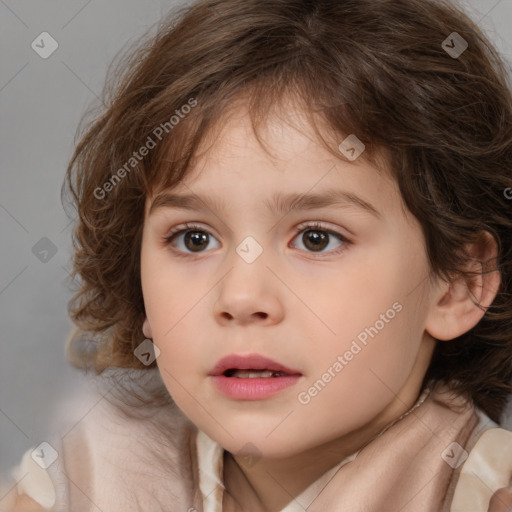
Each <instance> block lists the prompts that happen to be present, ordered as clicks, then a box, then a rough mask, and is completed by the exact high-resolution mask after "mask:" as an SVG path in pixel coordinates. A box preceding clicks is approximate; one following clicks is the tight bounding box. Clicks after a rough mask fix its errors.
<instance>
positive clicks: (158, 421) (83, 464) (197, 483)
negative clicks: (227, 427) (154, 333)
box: [0, 388, 512, 512]
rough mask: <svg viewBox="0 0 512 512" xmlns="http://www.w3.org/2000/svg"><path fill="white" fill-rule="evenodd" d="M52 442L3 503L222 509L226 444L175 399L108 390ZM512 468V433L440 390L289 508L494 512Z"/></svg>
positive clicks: (86, 509) (67, 510)
mask: <svg viewBox="0 0 512 512" xmlns="http://www.w3.org/2000/svg"><path fill="white" fill-rule="evenodd" d="M422 398H423V399H424V401H422ZM455 443H456V444H455ZM52 446H54V447H55V448H56V450H57V451H58V453H59V458H58V459H57V461H56V462H55V463H54V464H52V465H51V466H50V467H49V468H48V469H47V470H43V469H41V468H40V467H39V466H37V464H35V463H34V462H33V461H32V459H31V457H30V453H31V451H32V450H29V451H28V452H27V454H25V456H24V457H23V459H22V461H21V464H20V466H19V467H18V468H17V469H16V470H15V471H14V472H13V476H14V479H15V481H17V482H19V483H18V485H17V486H16V487H14V488H13V491H12V492H11V493H10V498H9V496H7V495H6V497H5V498H4V499H3V500H2V498H1V496H2V495H0V510H2V512H3V511H4V510H6V511H7V512H9V511H10V510H11V509H9V508H8V505H7V504H8V502H9V499H12V494H13V493H20V494H25V495H27V496H30V497H31V498H32V499H34V500H35V501H37V502H38V503H40V504H41V506H42V507H43V509H44V510H48V511H50V510H51V511H52V512H71V511H72V512H90V511H91V512H92V511H95V512H97V510H98V509H99V510H102V511H104V512H107V511H108V512H135V511H139V510H144V512H153V511H155V512H162V510H165V511H166V512H174V511H176V512H186V511H189V510H194V509H195V510H196V511H199V512H221V510H222V497H223V493H224V489H223V477H222V476H223V472H222V471H223V468H222V463H223V453H224V450H223V449H222V447H221V446H220V445H219V444H218V443H216V442H215V441H213V440H212V439H210V438H208V436H206V434H204V433H203V432H198V431H197V429H196V428H195V426H194V425H193V424H192V423H190V421H189V420H188V419H187V418H186V417H185V416H184V415H183V414H182V413H181V411H180V410H179V409H178V408H177V407H175V406H170V407H164V408H159V409H157V408H155V409H153V410H148V411H147V412H146V413H145V417H140V416H139V417H138V418H137V419H135V417H133V416H129V415H125V414H121V413H120V412H119V411H118V409H117V408H116V407H115V406H114V405H112V404H111V403H109V401H108V400H102V401H101V402H100V403H99V404H98V405H97V406H95V407H94V408H93V409H92V410H91V411H90V413H88V415H87V416H86V417H84V419H83V420H82V421H80V423H78V424H77V425H75V426H73V427H72V429H71V430H70V431H68V432H66V434H65V436H64V437H63V438H61V440H60V441H52ZM463 449H465V450H466V451H467V452H469V457H468V458H467V460H466V461H465V462H464V463H463V464H462V460H463V458H464V457H462V458H460V457H459V455H460V454H462V455H463V456H464V452H463V451H462V450H463ZM511 468H512V433H511V432H509V431H507V430H504V429H501V428H498V426H497V425H496V424H495V423H494V422H492V421H491V420H490V419H489V418H488V417H487V416H486V415H485V414H483V413H482V412H480V411H477V410H475V409H474V408H472V407H471V406H469V404H466V403H465V402H464V401H463V400H462V399H461V398H460V397H456V396H452V395H451V394H450V393H447V392H445V391H444V390H443V389H442V388H439V389H437V388H436V390H434V391H432V393H431V394H430V395H429V396H428V397H425V395H422V397H420V399H419V400H418V403H417V404H416V406H415V407H414V408H413V409H412V410H411V411H409V413H408V414H406V415H405V416H404V417H403V418H401V419H400V420H399V421H397V422H395V423H394V424H392V425H390V426H388V427H387V428H386V429H385V431H383V432H382V433H381V434H380V435H379V436H378V437H377V438H375V439H374V440H372V441H371V442H370V443H368V444H367V445H366V446H365V447H363V448H362V449H361V450H359V452H356V453H355V454H352V455H351V456H350V457H347V458H346V459H345V460H343V461H341V462H340V463H339V464H338V465H337V466H336V467H334V468H332V469H331V470H330V471H328V472H327V473H325V474H324V475H322V477H320V478H319V479H318V480H317V481H316V482H314V483H313V484H311V485H310V487H309V488H308V489H306V490H305V491H304V492H303V493H301V495H300V496H298V497H297V498H296V500H294V501H293V500H292V502H291V503H290V504H288V505H287V506H286V507H285V508H284V509H283V511H282V512H298V511H300V512H303V511H304V509H306V508H307V510H308V512H325V511H326V510H329V512H356V511H357V512H396V511H397V510H400V511H401V512H487V506H488V503H489V500H490V498H491V496H492V494H493V492H494V491H496V490H497V489H498V488H501V487H504V486H506V485H507V484H508V481H509V480H510V477H511V475H512V469H511ZM459 475H460V478H459ZM452 500H453V503H452ZM450 505H451V506H450ZM468 507H469V508H468Z"/></svg>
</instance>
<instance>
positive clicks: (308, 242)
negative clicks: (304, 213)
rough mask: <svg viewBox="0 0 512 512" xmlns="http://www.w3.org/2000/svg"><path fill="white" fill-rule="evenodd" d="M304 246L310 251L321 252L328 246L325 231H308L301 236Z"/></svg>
mask: <svg viewBox="0 0 512 512" xmlns="http://www.w3.org/2000/svg"><path fill="white" fill-rule="evenodd" d="M302 241H303V242H304V245H305V246H306V247H307V248H308V249H311V250H312V251H321V250H323V249H325V248H326V247H327V245H328V244H329V235H328V234H326V232H325V231H320V230H313V229H308V230H307V231H305V232H304V234H303V235H302Z"/></svg>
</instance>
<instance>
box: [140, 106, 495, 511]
mask: <svg viewBox="0 0 512 512" xmlns="http://www.w3.org/2000/svg"><path fill="white" fill-rule="evenodd" d="M287 119H291V117H290V116H289V115H287ZM294 119H295V120H297V121H299V123H298V124H297V125H296V127H292V126H290V125H289V124H287V123H285V122H283V120H282V119H280V118H279V116H272V117H269V119H268V121H267V125H266V129H265V132H264V134H265V141H266V142H267V143H270V149H271V151H272V153H273V155H274V157H273V158H272V157H270V156H269V155H268V154H267V153H265V151H264V150H263V149H262V147H261V146H260V144H259V143H258V141H257V140H256V139H255V138H254V135H253V132H252V130H251V127H250V120H249V118H248V116H247V114H246V112H245V110H244V109H243V108H240V109H238V110H236V111H235V114H234V115H233V116H232V117H230V118H229V121H227V122H226V124H225V125H224V128H223V130H222V132H221V133H220V136H219V138H218V139H217V140H216V142H215V145H214V147H213V148H212V150H211V151H210V152H208V153H206V155H205V156H204V158H201V159H200V160H199V161H198V162H197V165H196V166H195V167H194V168H193V170H192V173H191V174H189V175H188V176H187V177H186V179H185V180H184V182H182V183H180V184H179V185H178V186H177V187H176V188H175V189H174V190H173V192H175V193H184V194H198V195H201V196H204V195H208V196H215V198H217V199H218V200H219V201H222V202H224V203H225V210H222V209H218V208H217V207H213V206H212V207H210V208H206V207H205V208H204V210H202V211H200V210H197V209H196V210H190V211H188V210H183V209H181V210H179V209H171V208H162V209H158V210H155V211H154V212H153V213H152V214H151V215H148V214H149V206H150V204H151V201H152V199H153V197H148V198H147V204H146V213H145V221H144V231H143V239H142V250H141V278H142V288H143V294H144V303H145V308H146V314H147V319H146V322H145V324H144V333H145V335H146V336H147V337H151V338H152V339H153V341H154V343H155V344H156V346H157V347H158V348H159V349H160V351H161V354H160V356H159V358H158V359H157V363H158V366H159V369H160V372H161V374H162V378H163V380H164V382H165V384H166V387H167V389H168V390H169V393H170V394H171V395H172V397H173V399H174V400H175V401H176V403H177V404H178V406H179V407H180V408H181V409H182V411H183V412H184V413H185V414H186V415H187V416H188V417H189V418H190V419H191V421H192V422H194V423H195V424H196V425H197V427H198V428H199V429H201V430H203V431H204V432H205V433H206V434H207V435H208V436H210V437H211V438H212V439H214V440H215V441H217V442H218V443H220V444H221V445H222V446H223V447H224V448H225V449H226V450H228V451H229V452H230V455H228V456H227V457H226V459H225V471H224V478H225V484H226V489H227V495H228V496H227V498H226V500H227V501H226V503H225V509H226V510H235V509H236V507H237V506H238V507H239V508H240V509H242V510H245V511H249V512H250V511H263V510H268V511H273V510H280V509H281V508H283V507H284V506H285V505H286V504H287V503H288V502H290V501H291V499H292V498H291V496H295V495H297V494H299V493H300V492H301V491H302V490H303V489H305V488H306V487H307V486H308V485H309V484H311V483H312V482H313V481H314V480H316V479H317V478H319V477H320V476H321V475H322V474H324V473H325V472H326V471H328V470H329V469H330V468H332V467H333V466H334V465H336V464H337V463H338V462H339V461H341V460H342V459H343V458H344V457H346V456H347V455H350V454H352V453H353V452H354V451H356V450H358V449H359V448H361V447H362V446H364V445H365V444H367V443H368V442H370V441H371V440H372V439H373V438H374V437H375V436H376V435H377V434H378V433H379V432H380V431H381V430H382V429H383V428H384V427H385V426H386V425H388V424H390V423H391V422H392V421H393V420H395V419H396V418H398V417H400V416H401V415H402V414H403V413H405V412H406V411H407V410H408V409H409V408H410V407H411V406H412V405H413V404H414V402H415V401H416V400H417V398H418V396H419V393H420V391H421V383H422V379H423V377H424V375H425V372H426V370H427V368H428V364H429V362H430V359H431V355H432V352H433V349H434V346H435V340H434V338H433V337H436V338H438V339H440V340H443V339H452V338H454V337H455V336H458V335H460V334H462V333H463V332H466V331H467V330H469V329H470V328H471V327H472V326H473V325H475V324H476V323H477V322H478V320H479V319H480V318H481V316H482V315H483V311H482V310H480V309H479V308H477V307H476V306H475V305H474V303H473V301H472V300H471V299H470V297H469V295H468V293H467V292H468V288H467V287H466V285H464V284H463V283H462V282H460V283H459V282H454V283H452V284H451V285H450V284H449V283H447V282H445V281H442V280H440V279H437V278H434V276H431V275H430V273H429V265H428V260H427V255H426V251H425V245H424V238H423V235H422V232H421V228H420V225H419V223H418V222H417V220H416V219H414V218H413V217H412V216H411V215H410V214H409V213H408V212H407V210H406V209H405V207H404V206H403V204H402V201H401V197H400V194H399V191H398V187H397V185H396V183H395V182H394V181H393V180H391V178H389V177H388V175H387V174H386V173H385V172H378V171H377V170H376V169H375V168H373V167H372V166H371V165H369V164H368V163H366V162H365V161H364V159H363V157H359V158H358V159H357V160H356V161H354V162H349V161H348V160H346V159H343V157H341V155H340V159H335V158H334V157H333V155H332V154H330V153H329V152H328V151H327V150H326V149H325V148H324V147H323V146H321V145H320V143H319V142H317V141H316V140H315V137H314V135H313V132H312V130H311V129H310V128H309V127H308V126H307V125H306V123H301V122H300V121H301V119H303V118H302V117H301V115H300V112H295V116H294ZM298 128H300V129H298ZM342 140H343V138H341V139H340V140H339V141H337V143H338V144H339V143H340V142H341V141H342ZM332 189H342V190H344V191H347V192H350V193H352V194H355V195H357V196H359V197H360V198H362V199H364V200H365V201H367V202H369V203H371V204H372V205H373V206H374V207H375V208H376V209H377V210H378V212H379V218H377V217H375V216H373V215H372V214H370V213H369V212H367V211H365V210H363V209H361V208H359V207H355V206H352V205H351V206H344V207H342V208H340V207H334V206H329V207H324V208H321V209H316V210H309V211H308V210H298V211H288V210H287V211H284V212H281V213H272V212H271V211H269V210H268V209H267V207H266V202H267V201H271V199H272V197H273V195H274V194H275V193H277V192H281V193H291V192H296V193H298V194H304V193H319V194H320V193H323V192H325V191H327V190H332ZM186 222H193V223H198V224H200V226H201V230H203V231H205V232H207V233H209V234H210V235H209V239H207V240H206V242H205V245H204V248H203V249H202V250H201V251H200V252H196V253H194V251H193V249H194V245H193V242H189V243H188V244H186V239H185V236H184V235H185V233H181V234H178V235H176V238H174V239H173V241H172V243H171V244H168V245H166V244H165V242H164V238H165V237H166V236H167V235H168V234H169V232H170V231H171V229H172V228H174V227H179V226H180V225H182V224H183V223H186ZM312 222H319V223H321V224H322V228H321V230H320V232H319V231H318V230H315V231H314V233H318V234H324V235H327V237H328V238H327V240H328V243H327V242H326V244H325V247H324V246H321V247H320V248H319V249H317V250H316V251H315V246H314V245H312V244H309V245H308V240H311V236H309V238H308V236H307V235H308V234H307V232H306V231H307V229H308V227H307V225H306V226H305V227H304V228H303V229H302V230H301V231H300V232H298V233H297V232H296V231H295V228H296V227H298V226H301V225H303V224H309V223H312ZM182 229H185V227H183V228H182ZM195 229H196V228H193V230H192V231H194V230H195ZM310 229H315V228H310ZM325 230H328V231H335V232H338V233H339V234H341V235H342V236H344V237H345V238H346V239H347V240H348V241H349V242H343V241H340V240H339V239H338V238H337V237H336V236H335V235H333V234H331V235H329V234H326V232H325ZM248 236H251V237H253V238H254V239H255V240H256V241H257V243H258V244H259V245H260V246H261V248H262V249H263V253H262V254H261V255H260V256H259V257H258V258H257V259H256V260H255V261H254V262H252V263H250V264H249V263H247V262H246V261H244V259H242V258H241V257H240V256H239V254H237V252H236V248H237V247H238V246H239V245H240V243H241V242H242V241H243V240H244V239H245V238H246V237H248ZM488 248H489V250H490V251H492V249H493V245H492V243H490V244H488ZM339 249H342V250H341V252H339V251H338V250H339ZM337 251H338V252H337ZM480 252H481V251H480ZM179 254H181V255H182V256H181V257H180V256H179ZM479 255H480V253H479ZM483 255H484V256H488V255H489V254H487V253H486V252H484V253H483ZM485 279H487V281H485V282H484V281H482V280H475V282H474V283H473V284H472V285H471V288H470V289H471V292H472V293H473V295H474V296H475V297H476V298H477V299H479V300H480V301H481V303H484V304H490V302H492V299H493V298H494V295H495V293H496V291H497V286H498V284H499V277H498V275H497V274H489V275H487V276H486V278H485ZM395 303H399V304H400V305H401V310H400V312H397V313H396V315H395V316H394V318H393V319H389V318H388V322H384V327H383V328H382V329H379V332H378V334H377V335H375V336H374V337H373V338H370V337H369V338H368V343H367V345H366V346H362V349H361V350H360V352H358V353H357V355H355V356H354V357H353V358H352V359H351V360H350V361H347V364H346V365H345V366H344V367H343V369H342V370H341V371H340V372H338V373H336V376H335V377H334V378H331V380H330V382H328V383H327V385H326V386H325V387H324V388H323V389H322V390H321V391H320V392H318V393H317V394H316V395H315V396H312V397H311V399H310V401H309V402H308V403H307V404H304V403H301V402H300V401H299V400H298V394H299V393H300V392H304V391H307V390H308V389H309V388H310V387H311V386H312V385H313V384H314V383H315V381H317V380H318V379H321V378H322V375H323V374H324V373H325V372H326V371H327V369H328V368H330V367H332V366H333V364H334V363H335V362H336V361H337V357H338V356H339V355H343V354H344V353H345V352H346V351H347V350H349V349H350V347H351V343H352V341H353V340H354V339H356V337H357V336H358V334H360V333H361V332H362V331H364V329H365V328H367V327H370V326H374V325H376V322H377V321H378V320H379V319H382V317H381V315H382V314H385V313H386V311H387V310H389V309H390V308H392V305H393V304H395ZM380 325H381V322H379V326H380ZM360 345H361V344H360ZM233 353H236V354H249V353H259V354H262V355H264V356H266V357H268V358H271V359H273V360H274V361H277V362H279V363H281V364H284V365H286V366H288V367H291V368H294V369H297V370H299V371H300V372H301V373H302V376H301V378H300V380H299V381H298V383H297V384H295V385H294V386H292V387H291V388H288V389H286V390H284V391H281V392H280V393H279V394H277V395H275V396H273V397H270V398H267V399H264V400H256V401H254V400H233V399H231V398H228V397H226V396H224V395H222V394H220V393H219V392H218V391H217V390H216V389H215V388H214V387H213V385H212V382H211V377H209V376H208V373H209V372H210V371H211V369H212V368H213V366H214V365H215V364H216V363H217V362H218V361H219V359H221V358H222V357H224V356H226V355H229V354H233ZM247 443H251V444H250V445H247ZM246 455H250V456H252V457H253V458H254V459H253V460H255V461H256V463H253V464H247V463H246V461H247V459H246V458H244V457H243V456H246Z"/></svg>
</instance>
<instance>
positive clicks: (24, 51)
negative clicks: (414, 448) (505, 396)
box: [0, 0, 512, 475]
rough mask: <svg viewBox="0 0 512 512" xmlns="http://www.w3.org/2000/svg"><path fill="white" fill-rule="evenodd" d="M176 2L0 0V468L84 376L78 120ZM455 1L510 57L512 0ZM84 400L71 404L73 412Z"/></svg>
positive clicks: (44, 426)
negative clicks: (71, 351) (69, 181)
mask: <svg viewBox="0 0 512 512" xmlns="http://www.w3.org/2000/svg"><path fill="white" fill-rule="evenodd" d="M181 3H184V2H181ZM175 5H176V2H170V1H168V2H165V1H163V0H160V1H158V0H154V1H150V0H147V1H136V0H115V1H109V2H106V1H103V2H100V1H99V0H89V1H87V0H80V1H76V0H73V1H71V0H60V1H55V0H54V1H45V2H41V1H35V0H34V1H27V0H5V1H4V0H0V40H1V45H2V46H1V48H2V51H1V52H0V58H1V61H0V62H1V64H0V69H1V73H0V108H1V120H2V121H1V124H0V155H1V174H0V176H1V187H0V230H1V231H0V232H1V238H2V240H1V245H0V261H1V262H2V264H1V268H0V322H1V334H2V339H1V345H0V346H1V356H0V475H1V474H5V472H6V471H7V469H9V468H11V467H12V466H13V465H14V464H16V463H17V462H18V461H19V458H20V456H21V454H22V453H23V452H24V451H26V450H27V449H28V448H30V447H33V446H35V445H37V444H39V443H40V442H41V441H43V440H45V437H44V436H45V435H46V432H47V431H48V432H49V426H48V425H49V422H50V420H51V418H52V416H53V415H54V414H55V408H56V404H62V403H64V402H65V401H67V402H69V403H70V404H71V403H73V393H74V392H75V391H73V390H76V388H77V387H78V388H81V387H83V385H84V378H83V377H82V376H81V374H80V373H79V372H78V371H76V370H73V369H72V368H71V367H69V366H68V364H67V363H66V359H65V354H64V350H63V348H64V343H65V341H66V339H67V337H68V335H69V333H70V330H71V327H72V324H71V322H70V320H69V318H68V316H67V311H66V307H67V301H68V300H69V298H70V296H71V292H70V288H69V287H70V282H69V277H68V270H67V269H69V268H70V265H71V260H70V258H71V252H70V250H71V227H70V220H69V219H68V217H67V216H66V214H65V213H64V211H63V208H62V204H61V199H60V188H61V184H62V181H63V177H64V173H65V169H66V166H67V162H68V160H69V158H70V156H71V153H72V149H73V144H74V134H75V130H76V128H77V125H78V122H79V120H80V118H81V116H82V114H83V113H84V111H85V109H86V108H87V107H88V106H89V105H90V103H91V102H92V101H93V100H96V97H97V96H99V95H100V94H101V91H102V87H103V82H104V79H105V73H106V69H107V66H108V64H109V63H110V62H111V61H112V59H113V57H114V56H115V54H116V53H117V52H118V51H119V50H120V49H121V48H122V47H123V46H124V45H125V44H126V43H129V42H130V41H133V40H134V39H136V38H138V37H139V36H141V35H142V34H143V33H144V32H145V31H146V30H147V29H148V28H149V27H150V26H151V25H152V24H153V23H154V22H156V21H157V20H158V19H159V18H160V17H161V16H162V15H163V14H165V13H167V12H168V10H169V9H170V8H172V7H173V6H175ZM463 5H465V6H466V8H467V9H468V11H469V12H470V14H471V15H472V17H473V18H474V19H475V20H477V21H478V22H479V24H480V26H482V27H484V28H485V29H486V31H487V32H488V34H489V35H490V37H491V39H492V40H493V41H494V42H495V44H496V45H497V47H498V49H499V50H500V51H501V52H502V54H503V55H504V56H505V58H506V59H507V60H508V61H509V62H512V28H511V20H512V0H501V1H499V0H466V1H465V2H463ZM45 31H46V32H49V33H50V34H51V35H52V37H53V38H55V39H56V40H57V42H58V44H59V46H58V49H57V50H56V51H55V53H53V54H52V55H51V56H50V57H49V58H47V59H42V58H41V57H40V56H39V55H38V54H36V53H35V51H34V50H33V49H32V48H31V43H32V41H33V40H34V39H35V38H36V37H37V36H38V35H39V34H40V33H41V32H45ZM43 237H46V238H47V239H49V240H50V241H51V243H52V244H53V245H54V246H55V249H56V250H57V252H56V253H55V254H54V255H53V256H52V257H50V256H51V254H52V253H51V252H50V253H49V254H48V256H47V258H49V259H48V260H47V261H46V262H44V261H40V259H38V257H36V255H34V253H33V249H32V248H33V247H34V245H35V244H36V243H39V244H43V246H45V244H48V242H46V241H43V242H40V240H41V239H42V238H43ZM38 247H39V246H38ZM43 248H44V247H43ZM75 402H76V400H75ZM92 405H94V404H93V403H92V402H90V401H89V402H88V401H87V400H85V399H84V400H83V401H82V402H80V403H78V404H76V403H75V412H76V414H77V417H78V416H80V415H83V414H85V413H86V412H87V410H88V409H89V408H90V407H91V406H92ZM510 423H511V424H512V422H510Z"/></svg>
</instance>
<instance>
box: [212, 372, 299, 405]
mask: <svg viewBox="0 0 512 512" xmlns="http://www.w3.org/2000/svg"><path fill="white" fill-rule="evenodd" d="M300 377H301V376H300V375H287V376H284V377H268V378H254V379H243V378H242V379H240V378H238V377H226V376H225V375H216V376H212V379H213V384H214V385H215V387H216V388H217V389H218V390H219V391H220V392H221V393H223V394H224V395H227V396H229V397H230V398H235V399H238V400H262V399H264V398H268V397H269V396H272V395H275V394H277V393H279V391H282V390H283V389H286V388H289V387H290V386H293V385H294V384H296V383H297V381H298V380H299V379H300Z"/></svg>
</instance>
